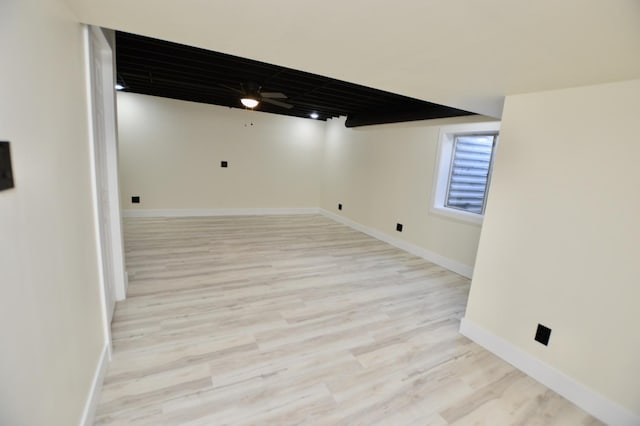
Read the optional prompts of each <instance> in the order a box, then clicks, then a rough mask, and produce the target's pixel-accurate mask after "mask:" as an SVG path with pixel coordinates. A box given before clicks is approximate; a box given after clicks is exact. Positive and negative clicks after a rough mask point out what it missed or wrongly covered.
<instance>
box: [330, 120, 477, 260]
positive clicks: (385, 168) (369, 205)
mask: <svg viewBox="0 0 640 426" xmlns="http://www.w3.org/2000/svg"><path fill="white" fill-rule="evenodd" d="M487 120H489V119H488V118H486V117H481V116H477V117H461V118H454V119H443V120H429V121H421V122H413V123H402V124H391V125H380V126H367V127H362V128H353V129H348V128H345V127H344V119H333V120H330V121H329V122H328V124H327V126H328V127H327V136H326V143H325V157H324V167H323V185H322V196H321V207H322V208H323V209H325V210H328V211H330V212H332V213H334V214H338V215H340V216H344V217H346V218H348V219H350V220H352V221H355V222H357V223H359V224H362V225H364V226H366V227H368V228H371V229H373V230H376V231H379V232H382V233H385V234H387V235H390V236H393V237H396V238H399V239H402V240H405V241H407V242H409V243H412V244H415V245H417V246H419V247H422V248H424V249H426V250H429V251H431V252H434V253H437V254H438V255H440V256H444V257H445V258H447V259H451V260H454V261H456V262H458V263H461V264H463V265H466V266H467V267H468V269H472V267H473V264H474V261H475V254H476V249H477V245H478V239H479V237H480V228H481V226H480V225H479V224H473V223H469V222H461V221H457V220H454V219H450V218H448V217H444V216H440V215H437V214H434V213H432V212H430V211H429V209H430V203H431V192H432V189H433V179H434V167H435V165H436V161H437V151H438V138H439V132H440V128H441V127H442V126H443V125H447V124H458V123H466V122H473V121H487ZM339 203H340V204H342V207H343V209H342V210H341V211H340V210H338V204H339ZM396 223H402V224H403V231H402V233H399V232H396Z"/></svg>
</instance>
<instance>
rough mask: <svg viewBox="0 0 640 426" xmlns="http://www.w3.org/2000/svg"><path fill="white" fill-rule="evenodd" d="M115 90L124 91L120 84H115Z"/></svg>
mask: <svg viewBox="0 0 640 426" xmlns="http://www.w3.org/2000/svg"><path fill="white" fill-rule="evenodd" d="M116 90H124V86H123V85H122V84H120V83H118V84H116Z"/></svg>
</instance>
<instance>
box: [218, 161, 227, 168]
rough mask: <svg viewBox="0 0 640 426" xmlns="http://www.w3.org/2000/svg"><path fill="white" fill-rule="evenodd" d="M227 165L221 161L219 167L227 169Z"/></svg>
mask: <svg viewBox="0 0 640 426" xmlns="http://www.w3.org/2000/svg"><path fill="white" fill-rule="evenodd" d="M227 166H228V163H227V162H226V161H221V162H220V167H227Z"/></svg>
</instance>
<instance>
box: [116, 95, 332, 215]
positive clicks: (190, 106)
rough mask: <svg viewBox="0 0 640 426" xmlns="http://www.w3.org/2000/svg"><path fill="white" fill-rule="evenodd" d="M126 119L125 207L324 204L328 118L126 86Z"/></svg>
mask: <svg viewBox="0 0 640 426" xmlns="http://www.w3.org/2000/svg"><path fill="white" fill-rule="evenodd" d="M118 124H119V144H120V182H121V191H120V193H121V196H122V206H123V208H125V209H136V208H137V209H216V208H217V209H220V208H273V207H279V208H304V207H317V206H318V203H319V200H318V197H319V193H320V190H319V188H320V167H321V162H322V146H323V142H324V122H320V121H315V120H311V119H300V118H294V117H288V116H280V115H274V114H267V113H261V112H258V111H245V110H242V109H237V108H236V109H231V108H226V107H220V106H214V105H206V104H198V103H193V102H184V101H177V100H173V99H163V98H157V97H152V96H146V95H138V94H132V93H119V94H118ZM221 161H227V162H228V167H227V168H222V167H221V166H220V164H221ZM134 195H135V196H140V197H141V203H140V204H132V203H131V196H134Z"/></svg>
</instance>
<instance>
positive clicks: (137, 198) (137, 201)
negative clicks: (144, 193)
mask: <svg viewBox="0 0 640 426" xmlns="http://www.w3.org/2000/svg"><path fill="white" fill-rule="evenodd" d="M131 203H133V204H140V196H138V195H134V196H133V197H131Z"/></svg>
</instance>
